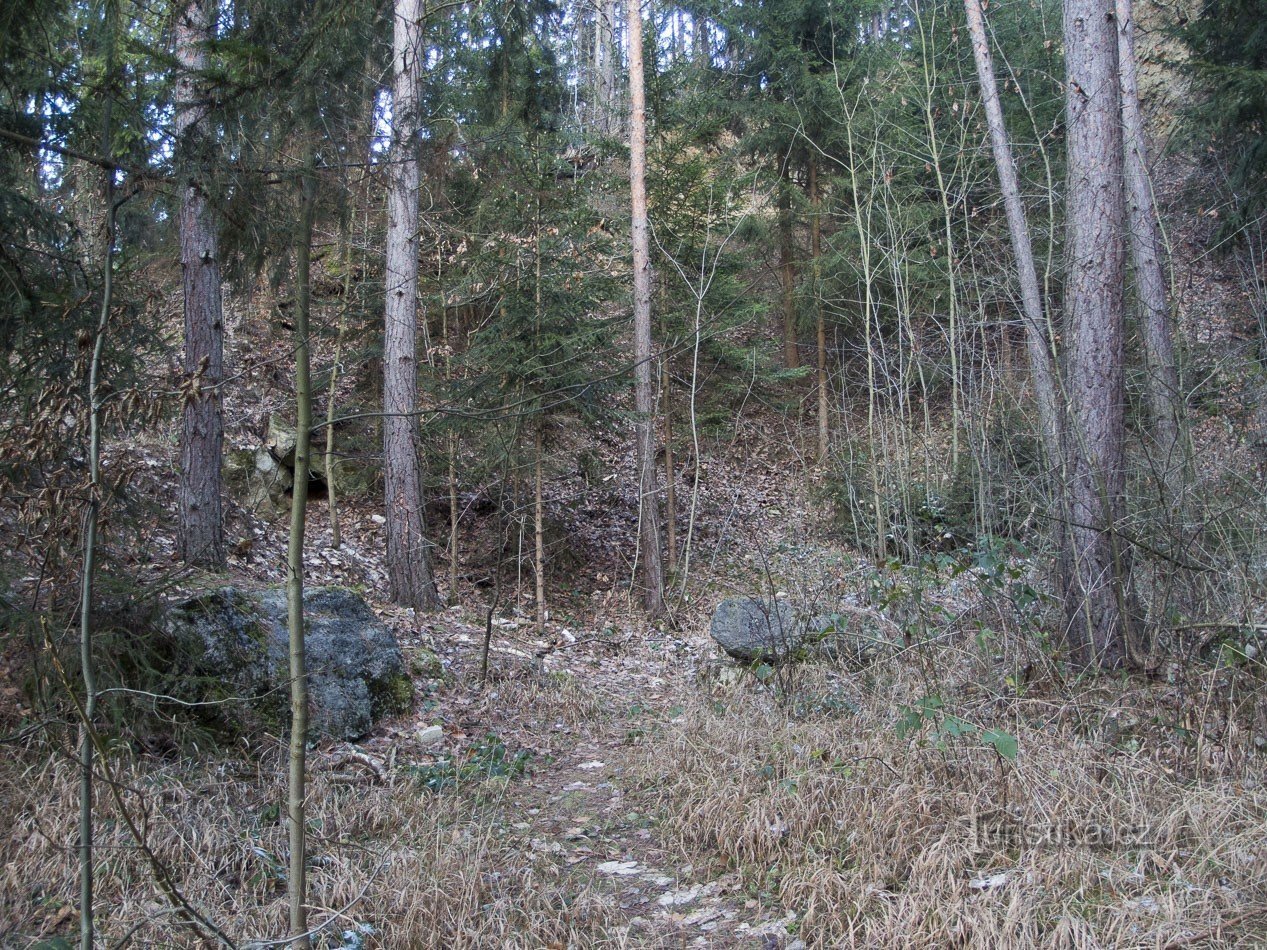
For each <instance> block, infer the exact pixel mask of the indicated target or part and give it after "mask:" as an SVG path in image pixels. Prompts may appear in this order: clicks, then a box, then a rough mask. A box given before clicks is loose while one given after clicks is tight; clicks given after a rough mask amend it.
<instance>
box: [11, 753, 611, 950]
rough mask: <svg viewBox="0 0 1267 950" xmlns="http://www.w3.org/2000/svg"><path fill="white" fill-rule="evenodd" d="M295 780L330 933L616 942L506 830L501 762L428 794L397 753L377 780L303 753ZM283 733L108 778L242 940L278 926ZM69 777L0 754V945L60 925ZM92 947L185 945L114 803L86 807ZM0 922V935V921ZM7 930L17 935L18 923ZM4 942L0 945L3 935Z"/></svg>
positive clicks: (69, 890) (204, 905)
mask: <svg viewBox="0 0 1267 950" xmlns="http://www.w3.org/2000/svg"><path fill="white" fill-rule="evenodd" d="M316 758H317V763H316V767H315V768H314V769H313V771H312V776H311V778H312V784H311V788H310V795H309V822H310V824H309V836H310V848H311V854H312V870H311V872H310V887H311V900H312V903H313V905H314V910H313V912H312V914H311V916H310V919H311V920H312V921H313V923H314V924H316V923H324V922H327V921H328V922H329V926H328V927H327V928H326V929H325V930H324V932H323V934H322V936H321V939H319V940H318V945H321V946H331V947H343V946H347V947H361V946H364V947H393V948H416V947H480V948H483V947H550V946H554V947H564V946H620V945H623V931H621V930H619V929H617V928H615V927H614V922H615V908H614V906H613V904H612V902H611V901H610V899H609V898H607V897H605V896H603V895H601V894H600V893H598V892H596V891H594V890H592V889H590V888H589V887H588V886H586V884H585V882H583V881H578V880H576V879H575V878H573V877H571V876H569V874H568V871H567V869H566V868H564V867H561V866H560V864H559V863H557V862H552V861H551V860H549V857H548V856H547V855H540V854H532V853H531V852H529V851H527V850H526V849H523V848H519V847H517V846H516V843H514V842H511V841H508V840H507V837H508V836H507V834H506V827H505V825H504V823H503V820H502V819H503V817H504V815H503V812H502V799H503V798H504V796H505V795H506V790H507V780H506V778H505V777H493V778H484V779H483V780H479V779H478V778H472V779H471V780H469V781H468V782H466V783H465V784H462V782H461V779H460V777H459V787H457V788H450V789H447V790H445V791H444V792H442V793H439V794H436V793H432V792H429V791H427V790H426V789H425V788H424V787H423V785H422V783H421V782H420V781H418V780H416V778H415V777H411V776H410V775H409V774H408V772H407V770H405V769H393V770H389V771H387V772H386V774H385V777H384V778H383V779H381V780H378V779H375V778H374V776H372V775H368V774H365V773H363V772H361V771H360V770H358V769H357V768H356V767H355V763H353V767H352V769H351V773H349V771H348V769H347V768H346V767H336V766H335V764H334V762H335V760H334V758H333V757H330V756H325V757H323V756H317V757H316ZM283 766H284V749H281V748H267V749H262V750H257V752H255V751H253V752H252V753H250V754H248V755H246V756H243V757H240V758H238V757H235V758H224V759H222V760H219V761H205V760H204V761H182V762H179V763H173V762H162V761H156V760H154V759H141V758H136V759H127V760H126V762H121V763H117V765H116V768H117V771H116V775H115V777H116V779H117V780H118V781H119V782H120V783H121V784H122V785H123V786H125V787H126V788H127V791H126V792H125V795H124V800H125V801H126V803H127V805H128V807H129V808H130V809H131V810H132V812H133V815H134V816H135V817H136V818H137V819H138V820H139V821H140V822H141V823H142V825H143V827H144V831H145V837H146V840H147V842H148V844H149V846H150V847H151V848H152V849H153V851H154V852H155V854H156V855H157V856H158V858H159V860H161V861H162V862H163V863H164V864H165V865H166V866H167V867H168V868H170V869H171V871H172V873H173V875H174V877H175V880H176V883H177V885H178V886H179V887H180V889H181V891H182V892H183V893H184V895H185V896H186V897H187V898H188V899H189V900H190V902H191V903H192V904H193V905H194V906H195V907H197V908H198V910H199V911H200V912H202V913H203V914H205V915H206V916H207V917H208V918H210V919H212V920H214V921H215V922H216V923H217V925H218V926H219V927H220V928H221V929H223V930H224V931H225V932H226V933H228V934H231V935H233V938H234V939H235V940H237V941H240V945H241V946H250V945H252V942H253V941H258V940H275V939H276V938H277V937H278V936H280V935H283V934H285V932H286V897H285V877H284V874H285V865H286V857H285V847H286V829H285V824H284V820H282V819H280V818H279V804H280V803H282V802H284V800H285V788H284V776H285V769H284V767H283ZM76 782H77V777H76V774H75V770H74V767H73V765H72V764H71V763H69V762H67V761H65V760H64V759H62V758H61V757H59V756H55V755H42V756H34V757H25V756H24V757H18V758H8V759H6V761H5V762H4V763H3V764H0V812H3V813H4V814H5V815H6V816H8V818H7V820H8V833H7V834H6V835H4V836H3V839H2V840H0V868H3V870H2V871H0V943H3V944H4V945H17V946H26V945H29V944H30V942H31V940H32V939H33V938H37V939H38V938H39V937H40V936H41V935H42V936H43V937H52V936H55V935H58V934H64V933H65V932H66V931H67V929H68V925H69V924H71V923H73V920H74V919H75V918H74V909H73V907H72V905H70V904H69V903H67V902H66V901H67V897H68V896H69V895H71V894H73V893H75V880H76V872H77V865H76V856H75V852H74V842H75V825H74V816H75V810H74V808H73V807H72V805H73V803H74V801H75V796H76ZM97 828H98V843H97V847H98V852H97V853H98V874H97V880H98V900H97V907H98V913H99V924H98V929H99V933H100V934H101V936H102V938H103V941H104V943H103V945H106V946H115V945H116V944H117V943H118V942H119V941H122V940H125V939H126V938H129V937H130V938H131V940H132V942H133V945H140V946H196V945H200V943H199V941H198V940H197V939H196V937H195V935H194V934H193V933H192V932H191V931H190V930H189V929H188V928H187V927H185V926H183V925H182V924H181V922H180V921H179V919H178V917H177V915H176V914H174V913H173V912H172V911H171V908H170V906H169V905H168V904H166V903H165V902H164V900H163V899H162V897H161V896H160V894H159V892H158V891H157V889H156V888H155V887H154V884H153V881H152V877H151V875H150V872H149V869H148V867H147V866H146V864H145V862H144V860H143V859H142V857H141V856H140V855H139V854H138V852H137V849H136V848H135V846H134V842H133V841H132V840H131V838H130V836H129V834H128V833H127V831H126V830H125V828H124V827H122V823H121V822H119V821H118V814H117V809H116V807H115V805H114V803H112V802H111V801H109V800H108V797H107V796H105V795H102V797H101V799H100V800H99V802H98V806H97ZM5 934H7V935H8V936H7V937H5V936H4V935H5ZM19 934H21V935H23V936H22V937H19V936H18V935H19ZM12 941H17V942H16V943H11V942H12Z"/></svg>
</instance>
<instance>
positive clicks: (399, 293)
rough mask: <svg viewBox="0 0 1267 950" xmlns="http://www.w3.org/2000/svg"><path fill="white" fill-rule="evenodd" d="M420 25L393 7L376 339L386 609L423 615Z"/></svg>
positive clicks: (429, 602) (403, 5) (428, 592)
mask: <svg viewBox="0 0 1267 950" xmlns="http://www.w3.org/2000/svg"><path fill="white" fill-rule="evenodd" d="M421 20H422V3H421V0H395V16H394V29H393V42H392V51H393V64H392V66H393V83H392V126H393V128H392V149H391V157H390V160H389V165H388V185H387V266H386V287H385V293H386V327H385V332H384V337H383V476H384V478H383V480H384V483H385V486H386V492H385V494H386V498H385V503H386V512H385V514H386V516H387V576H388V596H389V597H390V598H391V601H392V602H393V603H396V604H403V605H405V606H408V607H414V608H417V609H419V610H427V609H430V608H432V607H435V606H436V604H437V603H438V602H439V595H438V593H437V592H436V585H435V580H434V578H433V577H432V573H431V553H430V550H429V548H428V543H427V526H426V519H425V513H424V510H423V501H422V497H423V496H422V471H421V466H420V465H419V459H418V432H417V429H418V420H417V418H416V416H417V407H418V370H417V339H416V338H417V333H418V189H419V179H418V175H419V172H418V96H419V83H420V80H421V71H422V62H421V57H422V24H421Z"/></svg>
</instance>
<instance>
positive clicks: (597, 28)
mask: <svg viewBox="0 0 1267 950" xmlns="http://www.w3.org/2000/svg"><path fill="white" fill-rule="evenodd" d="M593 114H594V127H595V129H596V130H597V131H598V132H599V133H601V134H602V135H611V134H613V133H614V132H615V131H616V121H615V118H616V0H595V3H594V107H593Z"/></svg>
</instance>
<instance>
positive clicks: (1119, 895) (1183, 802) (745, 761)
mask: <svg viewBox="0 0 1267 950" xmlns="http://www.w3.org/2000/svg"><path fill="white" fill-rule="evenodd" d="M922 661H923V662H917V663H909V662H898V663H890V664H884V665H883V668H880V669H872V670H870V671H867V672H865V673H864V674H862V675H851V676H842V675H840V674H839V673H838V672H834V671H831V670H829V669H826V668H817V669H810V670H804V671H802V672H801V673H800V678H799V680H798V682H797V684H796V689H795V694H794V695H792V696H776V695H773V694H772V693H771V692H770V691H769V690H768V689H767V688H765V687H762V686H760V685H759V684H757V683H756V682H755V681H754V680H752V679H749V680H747V681H745V682H741V683H740V684H739V685H738V686H737V687H735V688H734V689H733V690H731V691H726V692H723V693H716V692H715V693H713V694H712V695H708V694H700V695H699V696H697V697H696V698H695V699H694V700H693V701H692V702H691V703H690V704H689V705H688V708H687V709H686V711H685V712H684V713H683V715H682V717H681V718H680V720H679V722H678V724H677V727H676V728H673V729H667V730H664V731H662V732H660V733H658V734H657V736H656V738H655V739H654V741H651V742H649V743H648V744H647V745H646V746H645V747H644V749H645V753H644V754H643V755H642V757H641V761H640V765H639V766H638V770H639V772H640V773H641V777H642V782H643V785H644V788H646V789H647V790H648V791H647V793H648V794H649V795H652V796H653V797H654V798H655V800H656V801H657V804H658V809H659V812H658V813H659V815H660V816H661V818H662V823H661V825H660V828H659V834H660V835H661V837H662V840H664V841H665V842H666V843H669V844H670V845H673V844H675V845H677V846H679V847H681V848H682V849H683V850H685V851H686V852H687V853H688V854H690V855H693V856H696V857H697V858H698V859H701V860H705V861H708V862H710V863H711V864H712V865H713V866H714V867H715V868H716V869H717V870H718V872H719V873H720V872H721V871H722V870H726V871H738V872H739V873H740V876H741V879H742V880H743V882H744V885H745V887H746V889H747V890H748V891H749V893H750V895H751V896H752V898H754V899H757V900H759V901H762V902H766V903H768V904H772V905H774V906H775V907H776V908H778V911H777V912H784V913H790V914H794V915H795V916H796V919H797V921H798V924H799V927H798V934H799V937H800V939H802V940H804V941H805V942H806V944H807V945H809V946H811V947H845V946H850V947H953V946H972V947H1178V946H1261V945H1262V943H1263V941H1264V940H1267V789H1264V787H1263V785H1262V783H1261V780H1260V778H1258V775H1259V774H1260V769H1259V767H1258V766H1257V765H1256V764H1254V759H1255V758H1256V757H1255V756H1253V755H1252V753H1251V754H1250V755H1249V757H1248V758H1246V757H1242V756H1240V755H1238V754H1236V751H1235V750H1232V749H1229V748H1226V747H1224V748H1223V749H1222V750H1221V753H1220V754H1212V753H1211V745H1210V744H1209V743H1206V744H1205V745H1204V748H1202V745H1203V744H1202V743H1201V742H1199V741H1196V739H1195V737H1194V736H1193V735H1192V733H1191V731H1189V730H1187V729H1185V728H1183V727H1176V726H1174V723H1173V721H1172V717H1173V716H1175V715H1176V714H1180V713H1181V711H1180V710H1177V709H1176V707H1175V705H1174V703H1173V699H1174V695H1175V693H1174V690H1173V689H1171V688H1170V687H1163V686H1160V685H1156V686H1155V685H1153V684H1141V683H1140V682H1138V681H1133V682H1125V683H1124V682H1122V681H1116V680H1113V681H1111V680H1104V681H1102V682H1101V683H1090V684H1088V683H1082V684H1079V685H1078V686H1077V687H1076V689H1074V690H1070V691H1069V695H1070V696H1073V697H1076V700H1074V699H1070V700H1065V699H1062V698H1061V696H1060V695H1059V692H1060V691H1059V690H1058V689H1057V688H1055V687H1054V686H1053V687H1052V688H1049V689H1047V690H1046V691H1045V693H1044V691H1042V690H1039V689H1034V690H1032V691H1031V692H1029V693H1027V694H1026V695H1023V696H1016V695H1013V696H1010V697H1009V696H1005V695H986V694H984V692H983V691H982V690H981V689H980V683H979V677H978V678H973V677H969V676H966V675H961V674H964V673H965V672H969V671H971V666H972V665H971V663H969V662H967V661H966V660H965V657H964V656H963V654H962V651H952V650H949V649H946V650H942V651H939V652H936V653H927V654H925V655H924V656H923V657H922ZM930 674H931V675H930ZM1212 675H1213V674H1212ZM930 697H935V699H930ZM1011 739H1015V747H1013V746H1012V745H1011V743H1010V740H1011Z"/></svg>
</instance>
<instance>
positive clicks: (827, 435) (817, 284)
mask: <svg viewBox="0 0 1267 950" xmlns="http://www.w3.org/2000/svg"><path fill="white" fill-rule="evenodd" d="M809 201H810V209H811V211H810V227H809V256H810V266H811V268H812V273H813V278H814V331H815V336H816V338H817V339H816V344H817V346H816V349H817V355H818V461H819V462H825V461H826V460H827V455H828V452H829V451H830V449H831V432H830V429H829V425H828V423H829V418H830V417H829V412H828V410H829V402H828V394H827V317H826V313H825V312H824V310H823V288H822V285H821V284H822V277H823V274H822V256H823V222H822V193H821V192H820V190H819V184H818V156H817V155H815V154H812V153H811V155H810V159H809Z"/></svg>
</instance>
